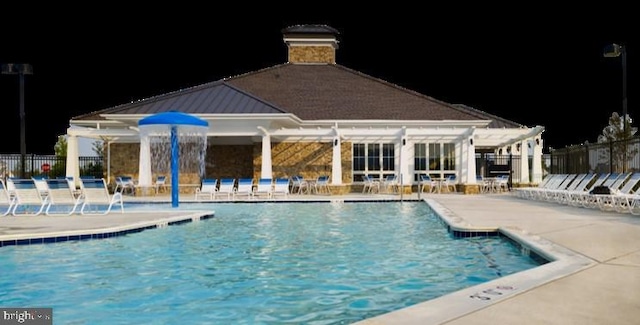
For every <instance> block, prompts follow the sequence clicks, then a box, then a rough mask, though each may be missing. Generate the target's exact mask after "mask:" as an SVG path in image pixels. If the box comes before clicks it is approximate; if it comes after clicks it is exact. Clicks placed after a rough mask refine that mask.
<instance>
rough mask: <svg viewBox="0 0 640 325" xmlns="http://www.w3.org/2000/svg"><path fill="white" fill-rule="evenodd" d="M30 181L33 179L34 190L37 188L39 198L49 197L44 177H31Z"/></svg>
mask: <svg viewBox="0 0 640 325" xmlns="http://www.w3.org/2000/svg"><path fill="white" fill-rule="evenodd" d="M31 179H33V181H34V182H35V183H36V188H38V191H40V196H42V197H43V198H44V197H46V196H47V195H49V188H48V187H47V177H46V176H32V177H31Z"/></svg>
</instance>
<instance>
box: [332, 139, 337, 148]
mask: <svg viewBox="0 0 640 325" xmlns="http://www.w3.org/2000/svg"><path fill="white" fill-rule="evenodd" d="M337 145H338V139H334V140H333V146H334V147H335V146H337Z"/></svg>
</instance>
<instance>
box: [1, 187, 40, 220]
mask: <svg viewBox="0 0 640 325" xmlns="http://www.w3.org/2000/svg"><path fill="white" fill-rule="evenodd" d="M7 183H10V184H11V185H10V186H9V187H11V188H13V189H14V190H13V194H14V195H15V198H14V200H15V201H14V203H13V210H12V211H11V214H13V215H14V216H18V215H34V216H35V215H40V214H41V213H43V212H44V209H45V207H46V205H47V198H46V197H43V196H42V194H41V191H40V189H38V187H37V186H36V182H35V181H34V180H33V179H12V178H9V179H8V180H7ZM45 185H46V183H45Z"/></svg>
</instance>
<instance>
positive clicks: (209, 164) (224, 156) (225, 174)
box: [205, 145, 255, 179]
mask: <svg viewBox="0 0 640 325" xmlns="http://www.w3.org/2000/svg"><path fill="white" fill-rule="evenodd" d="M253 147H254V146H253V145H233V146H217V145H210V146H209V147H208V148H207V154H206V157H205V161H206V163H205V176H206V177H207V178H216V179H220V178H245V177H254V178H255V176H254V174H253Z"/></svg>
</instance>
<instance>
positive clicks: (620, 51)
mask: <svg viewBox="0 0 640 325" xmlns="http://www.w3.org/2000/svg"><path fill="white" fill-rule="evenodd" d="M603 56H604V57H605V58H617V57H620V58H621V61H622V128H623V131H624V137H625V139H626V138H627V50H626V49H625V47H624V46H622V45H618V44H615V43H614V44H610V45H607V46H605V47H604V52H603Z"/></svg>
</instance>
